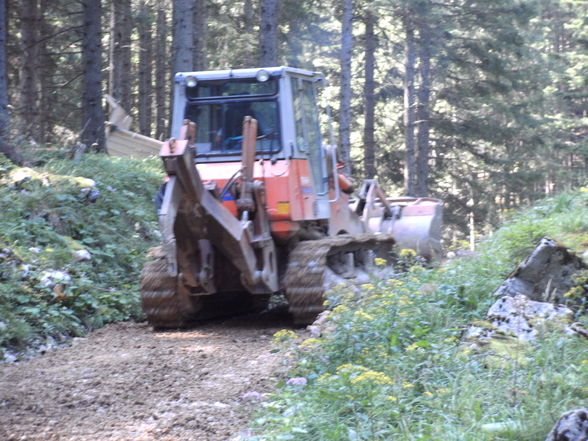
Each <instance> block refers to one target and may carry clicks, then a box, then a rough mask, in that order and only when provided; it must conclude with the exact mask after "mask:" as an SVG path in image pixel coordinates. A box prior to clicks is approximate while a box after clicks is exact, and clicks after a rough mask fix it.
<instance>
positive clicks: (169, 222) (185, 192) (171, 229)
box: [160, 121, 278, 294]
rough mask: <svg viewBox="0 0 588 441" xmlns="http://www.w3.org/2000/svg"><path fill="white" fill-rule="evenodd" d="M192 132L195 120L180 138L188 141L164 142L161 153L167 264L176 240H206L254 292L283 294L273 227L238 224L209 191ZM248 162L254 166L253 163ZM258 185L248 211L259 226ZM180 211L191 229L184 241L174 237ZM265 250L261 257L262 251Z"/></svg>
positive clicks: (261, 208) (248, 129)
mask: <svg viewBox="0 0 588 441" xmlns="http://www.w3.org/2000/svg"><path fill="white" fill-rule="evenodd" d="M192 124H193V123H192ZM244 129H245V132H244V133H243V138H244V140H245V139H246V138H247V137H251V136H253V137H255V132H253V131H251V125H250V124H249V125H246V126H245V127H244ZM190 132H191V130H190V122H189V121H186V122H185V123H184V129H183V130H182V134H181V135H180V138H183V139H178V140H175V139H171V140H169V141H168V142H165V143H164V144H163V146H162V148H161V152H160V156H161V158H162V160H163V163H164V167H165V170H166V172H167V174H168V176H169V177H170V180H169V182H168V186H167V189H166V194H165V197H164V203H163V205H162V208H161V210H160V229H161V231H162V234H163V241H164V247H165V250H166V255H167V257H168V262H169V263H170V265H174V262H175V259H176V257H175V256H176V254H175V251H176V250H175V248H176V247H175V243H176V241H180V240H188V241H196V240H207V241H209V242H210V243H211V244H213V245H214V246H215V247H216V248H217V249H218V250H219V251H220V252H221V253H222V254H223V255H224V256H226V257H227V258H229V259H230V260H231V262H232V263H233V264H234V265H235V267H236V268H237V269H238V270H239V271H240V272H241V281H242V283H243V285H244V286H245V287H246V288H247V289H248V290H249V291H250V292H251V293H253V294H269V293H274V292H276V291H278V279H277V271H276V262H275V259H276V253H275V250H274V244H273V240H271V236H269V234H267V235H265V234H263V233H264V231H263V230H267V231H268V232H269V226H268V227H267V228H262V231H259V228H254V227H255V226H257V225H253V224H252V221H250V220H249V219H243V220H241V221H240V220H238V219H237V218H235V217H234V216H233V215H232V214H231V212H230V211H229V210H228V209H226V208H225V207H224V206H223V205H222V203H221V202H220V200H218V199H217V198H216V197H215V196H213V195H212V194H211V192H209V191H208V190H207V189H206V188H205V185H204V183H203V182H202V180H201V178H200V174H199V173H198V170H197V169H196V166H195V155H194V150H193V148H192V147H191V140H190V138H191V136H190V135H191V133H190ZM244 143H245V142H244ZM254 148H255V138H254V139H253V149H254ZM253 158H254V156H253ZM247 162H249V163H250V164H251V168H252V166H253V164H252V162H251V161H250V160H249V161H247ZM251 174H252V172H251ZM253 184H254V183H253V182H252V180H251V182H250V186H251V187H253V188H252V190H251V191H252V193H253V200H252V202H251V204H247V205H251V206H249V207H248V208H254V211H255V212H256V219H255V222H258V217H259V218H261V219H263V214H264V213H265V207H264V206H262V205H261V203H262V201H261V200H260V197H259V195H260V192H259V191H258V187H259V186H258V185H253ZM249 194H251V193H249ZM261 194H262V193H261ZM178 213H182V219H183V220H184V221H185V222H184V227H185V228H184V230H183V231H187V233H184V234H185V235H186V234H187V236H188V237H181V238H180V237H175V235H174V233H175V231H176V228H175V226H176V219H177V216H178ZM260 213H261V214H260ZM257 214H260V215H259V216H257ZM186 224H187V225H186ZM256 230H257V231H256ZM260 233H261V236H260ZM260 248H261V249H262V251H263V252H262V253H259V252H258V250H259V249H260ZM170 269H171V268H170Z"/></svg>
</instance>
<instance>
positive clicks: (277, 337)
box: [274, 329, 296, 343]
mask: <svg viewBox="0 0 588 441" xmlns="http://www.w3.org/2000/svg"><path fill="white" fill-rule="evenodd" d="M293 338H296V333H295V332H294V331H291V330H289V329H282V330H281V331H278V332H276V333H275V334H274V342H276V343H284V342H286V341H289V340H292V339H293Z"/></svg>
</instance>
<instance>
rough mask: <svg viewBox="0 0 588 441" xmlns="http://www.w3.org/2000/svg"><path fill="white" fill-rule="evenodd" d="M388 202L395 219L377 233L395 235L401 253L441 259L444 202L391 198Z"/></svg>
mask: <svg viewBox="0 0 588 441" xmlns="http://www.w3.org/2000/svg"><path fill="white" fill-rule="evenodd" d="M387 201H388V203H389V204H390V206H391V207H392V216H391V217H390V218H387V219H386V218H385V219H384V220H382V221H381V224H380V226H379V228H377V229H376V228H374V229H375V230H376V231H380V232H382V233H388V234H392V236H393V237H394V240H395V241H396V244H397V246H398V248H399V249H404V248H406V249H412V250H415V251H416V252H417V254H419V255H420V256H423V257H425V258H426V259H427V260H429V261H433V260H438V259H440V258H441V226H442V222H443V202H441V201H440V200H439V199H433V198H412V197H402V198H388V199H387ZM373 227H375V225H373V226H372V228H373Z"/></svg>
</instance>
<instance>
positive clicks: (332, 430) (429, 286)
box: [248, 191, 588, 441]
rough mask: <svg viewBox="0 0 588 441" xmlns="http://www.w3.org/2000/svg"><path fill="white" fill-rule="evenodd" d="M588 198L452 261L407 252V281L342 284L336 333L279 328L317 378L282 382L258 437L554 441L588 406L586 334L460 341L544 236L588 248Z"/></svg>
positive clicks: (569, 198)
mask: <svg viewBox="0 0 588 441" xmlns="http://www.w3.org/2000/svg"><path fill="white" fill-rule="evenodd" d="M587 202H588V197H587V195H586V193H584V192H582V191H580V192H577V193H574V194H571V193H570V194H563V195H560V196H558V197H556V198H553V199H550V200H546V201H544V202H542V203H541V204H539V205H537V206H536V207H533V208H530V209H527V210H525V211H522V212H519V213H518V214H515V215H513V217H512V218H511V219H510V220H509V221H508V222H507V223H506V224H505V225H504V226H503V227H502V228H501V229H500V230H498V231H497V232H496V233H495V234H494V235H493V237H492V238H489V239H487V240H486V241H484V243H482V244H480V247H479V250H478V251H477V253H476V254H475V255H473V256H467V257H466V258H462V259H456V260H454V261H453V262H450V263H448V264H447V265H445V266H443V267H441V268H433V269H424V268H421V267H419V266H416V265H413V266H412V267H410V265H411V263H410V262H409V260H410V254H409V253H405V255H404V259H405V260H406V261H405V262H404V264H405V265H406V266H409V267H410V269H409V270H408V271H407V272H406V273H405V274H404V275H402V276H401V277H399V278H398V279H394V280H377V279H374V280H373V281H372V283H369V284H365V285H362V286H361V287H359V288H350V287H347V286H338V287H335V289H334V290H333V291H332V292H331V294H330V296H329V300H328V302H329V304H330V306H332V307H333V312H332V313H331V315H330V318H329V321H330V322H331V324H333V325H335V331H333V332H331V333H327V334H326V335H325V336H323V337H321V338H318V339H314V338H313V339H307V340H305V341H302V342H300V341H297V340H296V338H287V337H288V335H287V334H284V333H282V334H280V335H278V337H277V338H276V340H277V341H278V344H279V345H280V347H281V348H282V349H283V350H284V351H285V352H287V353H293V354H294V367H293V368H292V371H291V372H290V375H291V376H292V377H304V378H306V380H307V384H306V386H291V385H288V384H287V383H284V384H282V385H281V387H280V390H279V392H278V393H277V394H275V395H274V396H272V397H271V398H270V400H269V401H268V402H266V403H264V407H263V410H262V411H261V412H260V414H259V415H258V417H257V419H256V420H255V421H254V429H255V432H256V433H257V434H256V435H254V436H251V437H250V438H248V439H249V441H256V440H257V441H261V440H264V441H270V440H297V441H305V440H308V441H310V440H312V441H319V440H324V441H327V440H332V441H335V440H337V441H338V440H366V441H367V440H369V441H375V440H411V441H413V440H414V441H417V440H418V441H424V440H444V441H445V440H455V441H469V440H471V441H490V440H492V441H515V440H517V441H543V440H544V439H545V437H546V436H547V433H548V432H549V430H550V428H551V427H552V425H553V423H554V422H555V420H556V419H557V418H558V417H559V415H560V414H561V413H563V412H564V411H567V410H569V409H571V408H575V407H580V406H586V405H587V404H588V388H587V387H586V385H588V355H586V354H587V353H588V351H587V349H588V348H587V346H588V345H587V343H586V340H583V339H581V338H579V337H576V336H570V335H566V334H564V333H562V332H560V331H557V330H554V329H551V330H550V329H546V330H545V331H544V332H543V334H542V335H541V337H540V338H539V339H538V340H537V341H535V342H533V343H529V344H525V345H523V344H521V345H518V346H516V347H515V349H514V351H515V353H513V352H512V351H513V349H512V348H511V349H510V354H509V357H504V356H503V355H501V353H498V355H496V352H490V350H488V351H476V352H472V351H470V350H468V349H466V348H465V346H463V345H460V344H459V342H460V338H461V335H462V332H463V329H464V327H465V325H467V323H469V322H471V321H473V320H476V319H483V318H484V317H485V314H486V312H487V310H488V308H489V306H490V305H491V304H492V303H493V302H494V301H495V299H494V298H493V297H492V293H493V292H494V290H495V289H496V288H497V287H498V286H499V285H500V283H501V282H502V280H503V279H504V278H505V277H506V276H507V275H508V274H509V273H510V272H511V271H512V270H513V269H514V268H515V267H516V265H517V264H518V263H519V262H520V261H521V260H522V259H524V258H525V257H526V256H527V255H528V254H529V252H530V251H531V250H532V249H533V248H534V246H535V245H536V244H537V242H538V241H539V240H540V239H541V238H542V237H544V236H550V237H552V238H555V239H558V240H560V241H561V242H563V243H564V244H566V245H568V246H569V247H571V248H573V249H574V250H575V251H577V252H583V251H584V250H585V248H586V242H587V241H586V237H587V236H586V235H587V233H588V228H587V227H588V225H587V224H586V221H585V219H588V209H587ZM580 320H583V321H584V322H586V321H588V320H587V318H586V316H583V317H580Z"/></svg>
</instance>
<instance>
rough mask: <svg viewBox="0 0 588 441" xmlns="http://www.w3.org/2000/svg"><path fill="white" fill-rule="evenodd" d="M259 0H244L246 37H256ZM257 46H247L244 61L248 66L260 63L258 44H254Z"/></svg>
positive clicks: (244, 30)
mask: <svg viewBox="0 0 588 441" xmlns="http://www.w3.org/2000/svg"><path fill="white" fill-rule="evenodd" d="M256 5H257V1H253V0H244V1H243V36H245V38H254V35H256V34H255V25H256V23H257V13H256V12H257V11H256V7H255V6H256ZM254 46H255V48H252V47H251V45H248V46H246V49H245V54H244V58H243V63H244V64H245V66H247V67H254V66H256V65H257V64H258V54H257V45H254Z"/></svg>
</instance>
